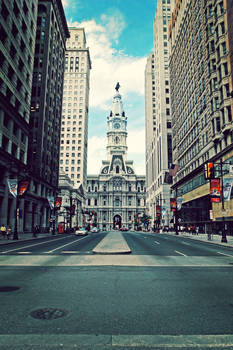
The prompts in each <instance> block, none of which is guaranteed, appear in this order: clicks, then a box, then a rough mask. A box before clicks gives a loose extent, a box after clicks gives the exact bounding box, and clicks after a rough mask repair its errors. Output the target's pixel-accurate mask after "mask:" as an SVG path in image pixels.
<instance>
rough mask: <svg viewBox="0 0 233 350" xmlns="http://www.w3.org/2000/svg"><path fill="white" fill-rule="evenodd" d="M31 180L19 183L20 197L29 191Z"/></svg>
mask: <svg viewBox="0 0 233 350" xmlns="http://www.w3.org/2000/svg"><path fill="white" fill-rule="evenodd" d="M29 182H30V181H29V180H23V181H21V182H20V183H19V189H18V195H19V196H22V195H23V194H24V192H26V191H27V189H28V186H29Z"/></svg>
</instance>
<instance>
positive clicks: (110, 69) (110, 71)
mask: <svg viewBox="0 0 233 350" xmlns="http://www.w3.org/2000/svg"><path fill="white" fill-rule="evenodd" d="M101 19H102V20H103V25H100V24H97V23H96V22H95V21H94V20H90V21H86V22H81V23H78V22H70V23H68V24H69V26H78V27H83V28H84V29H85V33H86V37H87V46H88V47H89V49H90V57H91V61H92V70H91V82H90V87H91V89H90V107H100V108H102V109H106V108H108V106H109V100H111V99H112V96H113V93H114V87H115V84H116V83H117V82H118V81H119V82H120V85H121V93H122V94H123V95H124V98H127V94H128V93H131V92H134V93H137V94H139V95H141V96H142V95H143V94H144V70H145V64H146V58H145V57H132V56H127V55H125V54H124V53H123V52H122V51H117V50H116V49H115V48H114V47H113V42H112V40H114V41H117V40H118V38H119V36H120V34H121V32H122V30H123V29H124V27H125V24H124V22H123V19H122V18H121V17H115V16H114V17H110V16H107V15H104V14H103V15H102V16H101Z"/></svg>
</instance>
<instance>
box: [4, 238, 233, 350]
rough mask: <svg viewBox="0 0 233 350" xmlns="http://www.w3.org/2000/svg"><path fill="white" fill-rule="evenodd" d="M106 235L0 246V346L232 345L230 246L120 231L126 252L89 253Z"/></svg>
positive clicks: (232, 266)
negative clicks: (128, 250)
mask: <svg viewBox="0 0 233 350" xmlns="http://www.w3.org/2000/svg"><path fill="white" fill-rule="evenodd" d="M106 235H107V233H106V232H104V233H93V234H89V235H88V236H85V237H77V236H75V235H65V236H54V237H45V238H41V239H37V240H29V241H17V242H11V243H10V244H4V245H1V246H0V265H1V269H0V278H1V285H0V291H1V294H0V296H1V324H0V326H1V327H0V333H1V336H0V349H16V348H17V349H60V348H61V349H101V350H102V349H104V350H105V349H106V350H107V349H122V348H123V349H147V348H150V349H160V348H162V349H166V347H167V348H168V347H169V349H173V348H176V349H177V348H178V349H179V348H183V349H186V348H188V349H196V348H197V345H199V349H207V348H208V349H210V348H211V349H225V348H226V349H230V348H232V347H233V336H232V334H233V293H232V292H233V287H232V286H233V273H232V272H233V248H232V247H225V246H220V245H217V244H216V245H215V244H210V243H208V242H200V241H194V240H192V239H189V238H184V237H176V236H174V235H170V234H161V235H160V234H148V233H138V232H126V233H123V236H124V238H125V240H126V242H127V244H128V246H129V247H130V249H131V254H106V255H105V254H93V251H92V250H93V249H94V248H95V246H96V245H97V244H98V243H99V242H100V241H101V240H102V239H103V238H104V237H106ZM13 335H14V336H13ZM42 335H43V337H42ZM61 344H63V345H61Z"/></svg>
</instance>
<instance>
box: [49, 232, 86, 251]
mask: <svg viewBox="0 0 233 350" xmlns="http://www.w3.org/2000/svg"><path fill="white" fill-rule="evenodd" d="M87 237H88V236H85V237H83V238H80V239H76V240H75V241H72V242H69V243H66V244H64V245H62V246H61V247H58V248H55V249H52V250H49V251H48V252H45V254H50V253H53V252H55V251H56V250H59V249H62V248H64V247H66V246H67V245H70V244H73V243H77V242H79V241H82V240H83V239H85V238H87Z"/></svg>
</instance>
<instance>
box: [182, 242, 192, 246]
mask: <svg viewBox="0 0 233 350" xmlns="http://www.w3.org/2000/svg"><path fill="white" fill-rule="evenodd" d="M181 243H183V244H185V245H190V243H187V242H181Z"/></svg>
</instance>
